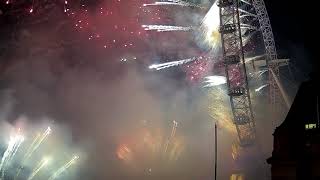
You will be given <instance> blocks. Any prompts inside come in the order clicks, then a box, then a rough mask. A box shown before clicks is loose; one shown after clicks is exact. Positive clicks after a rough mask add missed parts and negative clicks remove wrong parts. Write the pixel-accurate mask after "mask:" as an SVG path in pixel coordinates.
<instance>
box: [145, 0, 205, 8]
mask: <svg viewBox="0 0 320 180" xmlns="http://www.w3.org/2000/svg"><path fill="white" fill-rule="evenodd" d="M163 5H165V6H182V7H197V8H203V7H202V6H199V5H197V4H193V3H190V2H186V1H181V0H167V1H160V2H159V1H157V2H154V3H150V4H143V6H163Z"/></svg>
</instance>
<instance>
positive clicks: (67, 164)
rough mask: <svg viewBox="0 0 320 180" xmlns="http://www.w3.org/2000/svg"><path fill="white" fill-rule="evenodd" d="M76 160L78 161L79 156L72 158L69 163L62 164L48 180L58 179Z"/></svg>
mask: <svg viewBox="0 0 320 180" xmlns="http://www.w3.org/2000/svg"><path fill="white" fill-rule="evenodd" d="M78 159H79V156H77V155H75V156H73V157H72V159H71V160H70V161H68V162H67V163H65V164H64V165H63V166H61V167H60V168H59V169H58V170H57V171H56V172H55V173H53V175H52V176H50V178H49V180H53V179H56V178H57V177H59V176H60V175H61V174H62V173H63V172H65V171H66V170H68V169H69V168H70V167H71V166H72V165H73V164H75V163H76V162H77V160H78Z"/></svg>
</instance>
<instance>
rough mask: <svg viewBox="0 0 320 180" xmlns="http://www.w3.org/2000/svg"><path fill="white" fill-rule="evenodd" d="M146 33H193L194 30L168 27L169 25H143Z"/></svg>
mask: <svg viewBox="0 0 320 180" xmlns="http://www.w3.org/2000/svg"><path fill="white" fill-rule="evenodd" d="M142 27H143V28H144V30H146V31H157V32H169V31H191V30H192V29H193V28H192V27H191V26H189V27H183V26H168V25H142Z"/></svg>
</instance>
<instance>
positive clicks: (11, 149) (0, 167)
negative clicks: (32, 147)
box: [0, 132, 24, 179]
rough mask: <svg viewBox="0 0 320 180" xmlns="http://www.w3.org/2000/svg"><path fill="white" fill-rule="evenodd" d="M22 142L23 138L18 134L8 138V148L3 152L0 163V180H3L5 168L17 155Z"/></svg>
mask: <svg viewBox="0 0 320 180" xmlns="http://www.w3.org/2000/svg"><path fill="white" fill-rule="evenodd" d="M23 141H24V136H22V135H21V134H20V132H18V133H17V134H15V135H14V136H11V137H10V140H9V143H8V147H7V149H6V151H5V152H4V154H3V156H2V159H1V163H0V171H1V178H2V179H3V177H4V173H5V169H6V167H7V166H8V165H9V164H10V163H11V160H12V159H13V157H14V155H15V154H16V153H17V151H18V149H19V147H20V145H21V144H22V142H23Z"/></svg>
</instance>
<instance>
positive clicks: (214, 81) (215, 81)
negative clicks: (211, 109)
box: [203, 76, 227, 88]
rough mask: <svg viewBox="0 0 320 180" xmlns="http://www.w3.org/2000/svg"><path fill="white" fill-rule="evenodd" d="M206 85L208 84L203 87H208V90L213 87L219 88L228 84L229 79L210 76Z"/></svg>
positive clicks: (206, 78)
mask: <svg viewBox="0 0 320 180" xmlns="http://www.w3.org/2000/svg"><path fill="white" fill-rule="evenodd" d="M204 83H206V85H205V86H203V87H206V88H207V87H213V86H219V85H222V84H225V83H227V78H226V77H224V76H208V77H205V81H204Z"/></svg>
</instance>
